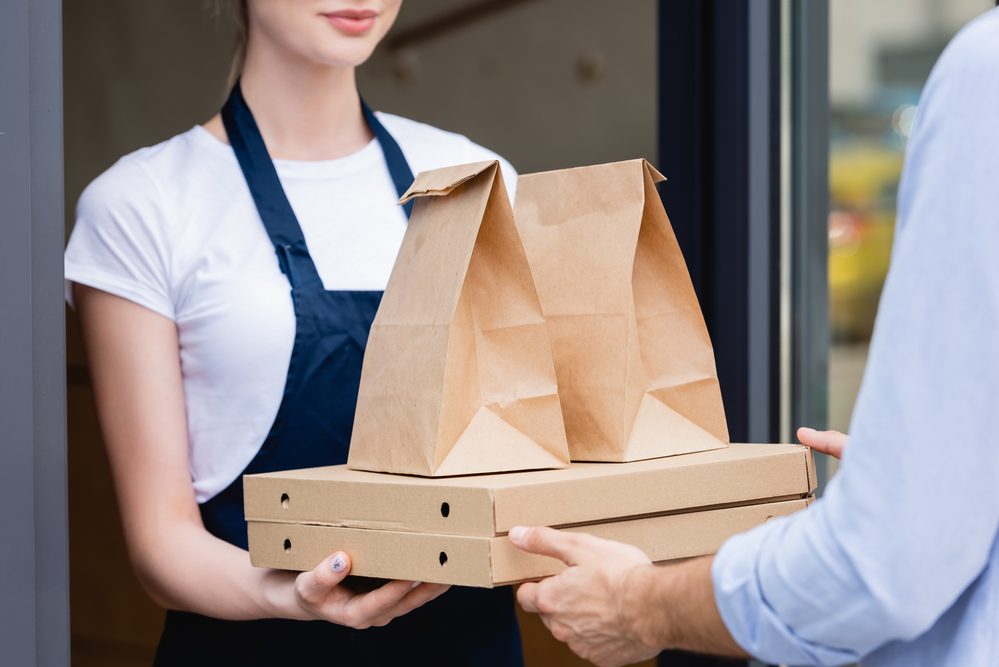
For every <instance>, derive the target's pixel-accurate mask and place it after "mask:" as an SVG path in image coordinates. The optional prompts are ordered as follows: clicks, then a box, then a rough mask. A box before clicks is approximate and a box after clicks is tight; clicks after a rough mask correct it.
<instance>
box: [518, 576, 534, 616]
mask: <svg viewBox="0 0 999 667" xmlns="http://www.w3.org/2000/svg"><path fill="white" fill-rule="evenodd" d="M517 602H519V603H520V606H521V607H522V608H523V610H524V611H526V612H527V613H529V614H537V613H538V584H537V583H535V582H528V583H526V584H521V585H520V588H518V589H517Z"/></svg>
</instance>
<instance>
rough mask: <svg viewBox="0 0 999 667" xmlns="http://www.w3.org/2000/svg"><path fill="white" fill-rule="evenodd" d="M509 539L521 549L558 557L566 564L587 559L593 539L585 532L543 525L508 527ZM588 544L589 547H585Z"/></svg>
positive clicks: (577, 563)
mask: <svg viewBox="0 0 999 667" xmlns="http://www.w3.org/2000/svg"><path fill="white" fill-rule="evenodd" d="M509 537H510V541H511V542H513V544H514V545H515V546H516V547H518V548H519V549H522V550H523V551H527V552H528V553H532V554H539V555H541V556H551V557H552V558H558V559H559V560H560V561H562V562H563V563H565V564H566V565H580V564H581V563H582V562H583V561H586V560H589V558H588V555H589V553H590V551H591V550H592V546H593V545H592V544H590V543H591V541H592V540H594V539H595V538H593V537H592V536H590V535H586V534H585V533H567V532H563V531H560V530H555V529H554V528H547V527H545V526H535V527H534V528H525V527H524V526H514V527H513V528H511V529H510V535H509ZM588 545H589V547H590V548H587V547H588Z"/></svg>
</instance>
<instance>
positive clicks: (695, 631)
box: [624, 556, 746, 656]
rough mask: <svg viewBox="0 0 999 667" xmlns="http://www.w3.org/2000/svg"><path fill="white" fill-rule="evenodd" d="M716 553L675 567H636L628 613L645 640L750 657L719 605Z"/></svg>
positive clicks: (662, 644)
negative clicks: (713, 575)
mask: <svg viewBox="0 0 999 667" xmlns="http://www.w3.org/2000/svg"><path fill="white" fill-rule="evenodd" d="M713 561H714V557H713V556H707V557H703V558H695V559H691V560H688V561H685V562H683V563H677V564H675V565H663V566H655V565H651V566H648V567H641V568H636V569H635V570H634V574H633V576H632V577H631V580H630V581H629V584H628V585H629V587H630V588H631V591H629V594H628V595H627V596H625V599H627V600H629V601H632V602H631V604H629V608H628V609H627V610H625V611H624V613H625V614H627V615H628V616H630V622H631V623H633V624H634V625H633V627H635V628H637V629H638V634H639V635H640V636H641V637H643V638H644V640H643V641H644V643H646V644H648V645H650V646H658V647H662V648H681V649H685V650H688V651H697V652H703V653H714V654H719V655H731V656H746V653H745V651H743V650H742V648H740V647H739V645H738V644H736V643H735V640H734V639H732V635H731V634H729V631H728V629H727V628H726V627H725V623H724V621H722V618H721V615H720V614H719V612H718V607H717V605H716V604H715V596H714V585H713V584H712V581H711V564H712V562H713Z"/></svg>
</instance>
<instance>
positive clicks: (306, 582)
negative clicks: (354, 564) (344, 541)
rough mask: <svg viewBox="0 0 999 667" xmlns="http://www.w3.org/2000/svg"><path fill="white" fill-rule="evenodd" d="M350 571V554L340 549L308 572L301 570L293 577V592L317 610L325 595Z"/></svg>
mask: <svg viewBox="0 0 999 667" xmlns="http://www.w3.org/2000/svg"><path fill="white" fill-rule="evenodd" d="M349 572H350V556H348V555H347V554H345V553H344V552H342V551H337V552H336V553H335V554H333V555H332V556H330V557H329V558H327V559H326V560H324V561H323V562H322V563H320V564H319V565H317V566H316V568H315V569H314V570H312V571H310V572H303V573H301V574H300V575H298V577H297V578H296V579H295V592H296V593H297V594H298V597H299V598H300V600H301V601H302V602H304V603H305V604H306V605H307V606H309V607H312V608H313V609H314V610H318V608H319V607H321V606H322V603H323V601H324V600H325V599H326V596H327V595H329V593H330V591H331V590H333V589H334V588H335V587H336V586H337V585H339V584H340V582H341V581H343V578H344V577H346V576H347V574H348V573H349Z"/></svg>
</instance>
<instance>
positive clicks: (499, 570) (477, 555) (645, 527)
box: [249, 498, 809, 588]
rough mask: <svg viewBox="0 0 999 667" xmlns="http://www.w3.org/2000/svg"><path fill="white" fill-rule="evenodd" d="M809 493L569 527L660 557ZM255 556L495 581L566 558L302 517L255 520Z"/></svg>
mask: <svg viewBox="0 0 999 667" xmlns="http://www.w3.org/2000/svg"><path fill="white" fill-rule="evenodd" d="M808 502H809V499H803V498H799V499H795V500H789V501H782V502H774V503H764V504H758V505H745V506H737V507H730V508H725V509H716V510H707V511H703V512H690V513H684V514H676V515H670V516H663V517H649V518H642V519H633V520H627V521H616V522H608V523H602V524H594V525H590V526H586V527H580V528H571V529H569V530H571V531H576V532H587V533H590V534H592V535H596V536H598V537H602V538H605V539H617V540H620V541H625V542H628V543H631V544H634V545H635V546H637V547H639V548H640V549H642V550H643V551H645V552H646V554H647V555H648V556H649V558H650V559H652V560H653V561H656V562H664V561H668V560H674V559H680V558H690V557H694V556H702V555H705V554H709V553H713V552H714V551H715V550H717V549H718V547H719V546H721V544H722V542H724V541H725V540H726V539H727V538H728V537H730V536H731V535H734V534H736V533H739V532H742V531H744V530H748V529H749V528H752V527H753V526H756V525H758V524H760V523H763V522H765V521H767V520H769V519H770V518H772V517H775V516H783V515H786V514H791V513H792V512H795V511H798V510H801V509H804V508H805V507H806V506H807V504H808ZM249 541H250V559H251V562H252V563H253V564H254V565H256V566H258V567H272V568H278V569H288V570H310V569H312V568H313V567H315V566H316V565H317V564H319V563H320V562H321V561H322V559H323V558H325V557H327V556H328V555H329V554H330V553H332V552H334V551H336V550H343V551H346V552H347V553H349V554H350V557H351V564H352V565H351V574H353V575H357V576H365V577H379V578H387V579H406V580H412V581H425V582H432V583H444V584H453V585H462V586H475V587H485V588H488V587H492V586H498V585H504V584H509V583H515V582H518V581H524V580H528V579H536V578H539V577H544V576H548V575H552V574H557V573H558V572H560V571H561V570H562V569H563V568H564V565H563V564H562V563H560V562H559V561H557V560H555V559H553V558H548V557H545V556H536V555H531V554H526V553H524V552H521V551H520V550H518V549H517V548H516V547H514V546H513V545H512V544H511V543H510V541H509V539H508V538H507V537H505V536H500V537H465V536H458V535H436V534H423V533H403V532H396V531H382V530H363V529H357V528H337V527H333V526H313V525H304V524H280V523H266V522H250V524H249Z"/></svg>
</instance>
